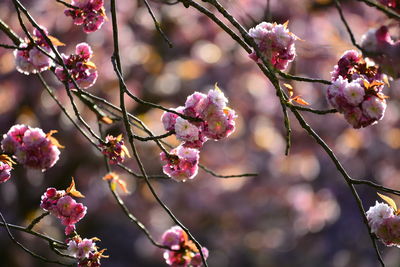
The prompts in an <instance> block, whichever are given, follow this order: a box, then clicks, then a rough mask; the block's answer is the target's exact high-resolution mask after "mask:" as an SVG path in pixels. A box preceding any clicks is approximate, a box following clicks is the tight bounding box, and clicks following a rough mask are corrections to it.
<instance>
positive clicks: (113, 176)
mask: <svg viewBox="0 0 400 267" xmlns="http://www.w3.org/2000/svg"><path fill="white" fill-rule="evenodd" d="M102 179H103V180H104V181H109V180H113V179H118V174H116V173H115V172H109V173H107V174H106V175H104V176H103V178H102Z"/></svg>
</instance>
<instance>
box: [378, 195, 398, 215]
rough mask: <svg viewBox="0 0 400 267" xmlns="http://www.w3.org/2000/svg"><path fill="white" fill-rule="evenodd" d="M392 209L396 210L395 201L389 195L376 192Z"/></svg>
mask: <svg viewBox="0 0 400 267" xmlns="http://www.w3.org/2000/svg"><path fill="white" fill-rule="evenodd" d="M377 194H378V196H380V197H381V198H382V199H383V200H384V201H385V202H386V203H387V204H388V205H389V206H390V207H391V208H392V209H393V210H394V211H397V206H396V202H394V200H393V199H392V198H391V197H388V196H385V195H382V194H379V193H377Z"/></svg>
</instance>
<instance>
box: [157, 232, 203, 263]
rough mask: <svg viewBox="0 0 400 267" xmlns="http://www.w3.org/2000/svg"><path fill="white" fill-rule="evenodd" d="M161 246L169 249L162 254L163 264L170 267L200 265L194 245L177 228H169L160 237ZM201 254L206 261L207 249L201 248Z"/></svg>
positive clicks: (199, 258)
mask: <svg viewBox="0 0 400 267" xmlns="http://www.w3.org/2000/svg"><path fill="white" fill-rule="evenodd" d="M162 244H163V245H164V246H167V247H169V249H168V250H165V252H164V259H165V262H166V263H167V264H168V265H170V266H175V267H178V266H191V267H200V266H201V265H202V259H201V255H200V253H199V250H198V249H197V247H196V245H195V244H194V243H193V242H192V241H191V240H189V238H188V236H187V234H186V233H185V232H184V231H183V230H182V228H181V227H179V226H174V227H171V228H170V229H169V230H167V231H165V232H164V234H163V236H162ZM202 253H203V255H204V257H205V258H206V259H207V257H208V249H207V248H205V247H203V248H202Z"/></svg>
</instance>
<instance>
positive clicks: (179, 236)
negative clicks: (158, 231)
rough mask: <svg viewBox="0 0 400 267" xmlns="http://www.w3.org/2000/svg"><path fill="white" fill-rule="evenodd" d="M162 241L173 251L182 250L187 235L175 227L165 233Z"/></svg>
mask: <svg viewBox="0 0 400 267" xmlns="http://www.w3.org/2000/svg"><path fill="white" fill-rule="evenodd" d="M161 239H162V244H163V245H164V246H167V247H170V248H171V249H172V250H180V249H181V245H182V244H183V243H184V242H186V240H187V235H186V233H185V231H183V230H182V228H181V227H179V226H174V227H172V228H170V229H169V230H167V231H165V232H164V234H163V235H162V237H161Z"/></svg>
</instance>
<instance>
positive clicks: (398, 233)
mask: <svg viewBox="0 0 400 267" xmlns="http://www.w3.org/2000/svg"><path fill="white" fill-rule="evenodd" d="M398 214H399V213H398V211H397V210H396V208H395V207H392V206H389V205H387V204H385V203H379V202H378V201H377V202H376V204H375V206H373V207H370V208H369V210H368V211H367V219H368V224H369V226H370V227H371V232H372V233H374V234H375V235H376V236H377V237H378V238H379V239H380V240H381V241H382V242H383V243H384V244H385V245H386V246H397V247H400V216H399V215H398Z"/></svg>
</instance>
